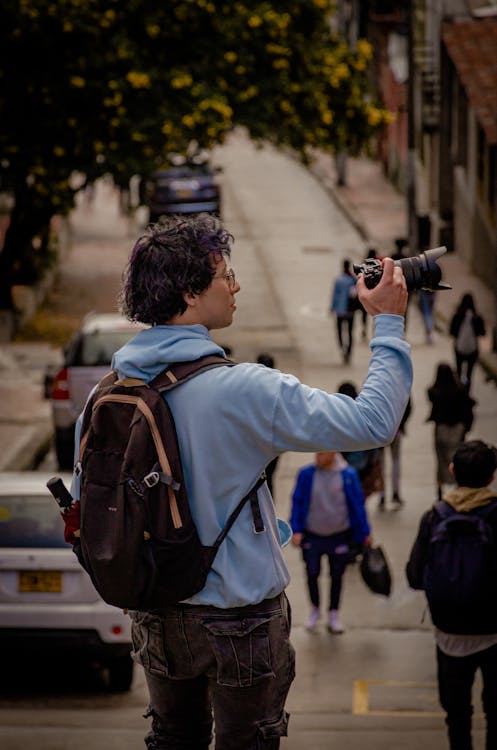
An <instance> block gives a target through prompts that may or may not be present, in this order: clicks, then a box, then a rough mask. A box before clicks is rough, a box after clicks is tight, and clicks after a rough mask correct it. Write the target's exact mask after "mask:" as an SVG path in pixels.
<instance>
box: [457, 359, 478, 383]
mask: <svg viewBox="0 0 497 750" xmlns="http://www.w3.org/2000/svg"><path fill="white" fill-rule="evenodd" d="M455 356H456V371H457V376H458V378H459V380H460V381H461V383H462V384H463V385H464V387H465V388H466V390H467V391H469V389H470V388H471V377H472V375H473V368H474V366H475V364H476V362H477V361H478V352H477V351H475V352H471V354H461V352H458V351H457V349H456V350H455Z"/></svg>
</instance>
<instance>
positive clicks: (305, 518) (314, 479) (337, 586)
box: [290, 451, 370, 633]
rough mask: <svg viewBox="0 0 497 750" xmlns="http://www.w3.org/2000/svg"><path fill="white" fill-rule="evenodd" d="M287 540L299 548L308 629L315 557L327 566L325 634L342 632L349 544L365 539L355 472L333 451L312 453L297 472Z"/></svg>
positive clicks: (314, 605) (313, 614)
mask: <svg viewBox="0 0 497 750" xmlns="http://www.w3.org/2000/svg"><path fill="white" fill-rule="evenodd" d="M290 525H291V527H292V531H293V536H292V544H293V545H294V546H295V547H300V548H301V550H302V557H303V560H304V563H305V567H306V573H307V590H308V593H309V599H310V602H311V611H310V614H309V619H308V621H307V628H308V630H314V629H315V627H316V625H317V623H318V621H319V619H320V618H321V610H320V601H321V597H320V592H319V576H320V573H321V558H322V557H323V556H326V557H327V558H328V562H329V568H330V578H331V585H330V594H329V608H328V617H327V625H328V630H329V631H330V632H331V633H343V631H344V627H343V625H342V623H341V622H340V619H339V616H338V610H339V608H340V598H341V594H342V580H343V576H344V573H345V570H346V568H347V564H348V562H349V559H350V551H351V544H352V543H353V542H355V543H356V544H358V545H360V546H361V547H364V545H369V544H370V536H369V535H370V527H369V523H368V519H367V515H366V508H365V499H364V493H363V491H362V487H361V482H360V480H359V475H358V474H357V472H356V470H355V469H353V468H352V467H351V466H349V465H348V464H347V462H346V461H345V459H344V458H343V457H342V456H341V455H340V453H336V452H334V451H321V452H318V453H316V458H315V463H314V464H311V465H310V466H305V467H304V468H303V469H301V470H300V471H299V473H298V476H297V481H296V485H295V488H294V491H293V495H292V513H291V517H290Z"/></svg>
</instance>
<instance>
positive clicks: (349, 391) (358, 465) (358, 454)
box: [338, 381, 385, 499]
mask: <svg viewBox="0 0 497 750" xmlns="http://www.w3.org/2000/svg"><path fill="white" fill-rule="evenodd" d="M338 393H342V394H343V395H344V396H349V397H350V398H353V399H356V398H357V396H358V395H359V394H358V392H357V388H356V386H355V385H354V383H351V382H349V381H345V382H344V383H340V385H339V386H338ZM383 451H384V449H383V448H370V449H369V450H359V451H343V452H342V456H343V458H345V460H346V461H347V463H348V464H350V465H351V466H352V467H353V468H354V469H356V471H357V472H358V474H359V479H360V480H361V485H362V491H363V492H364V497H365V498H366V499H367V498H368V497H369V496H370V495H372V494H373V493H375V492H380V493H383V491H384V488H385V484H384V479H383Z"/></svg>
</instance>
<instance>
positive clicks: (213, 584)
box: [75, 315, 412, 608]
mask: <svg viewBox="0 0 497 750" xmlns="http://www.w3.org/2000/svg"><path fill="white" fill-rule="evenodd" d="M374 321H375V338H373V340H372V341H371V349H372V352H373V356H372V360H371V364H370V367H369V371H368V376H367V379H366V382H365V384H364V386H363V388H362V390H361V393H360V394H359V396H358V398H357V399H356V400H355V401H354V400H353V399H351V398H349V397H347V396H343V395H339V394H329V393H326V392H324V391H322V390H319V389H317V388H310V387H309V386H306V385H303V384H302V383H300V382H299V380H298V379H297V378H295V377H294V376H292V375H287V374H284V373H281V372H280V371H278V370H276V369H271V368H268V367H265V366H264V365H258V364H252V363H242V364H239V365H237V366H236V367H218V368H215V369H213V370H209V371H207V372H204V373H201V374H199V375H197V376H196V377H195V378H193V379H192V380H189V381H188V382H186V383H183V384H182V385H181V386H179V387H178V388H177V389H174V390H172V391H171V392H169V393H167V394H166V396H165V398H166V399H167V402H168V404H169V406H170V408H171V411H172V413H173V417H174V420H175V424H176V430H177V433H178V440H179V446H180V452H181V457H182V463H183V469H184V476H185V483H186V489H187V495H188V498H189V502H190V505H191V511H192V515H193V519H194V521H195V524H196V526H197V529H198V532H199V535H200V538H201V541H202V543H203V544H206V545H211V544H212V543H213V542H214V540H215V539H216V537H217V536H218V534H219V532H220V531H221V530H222V528H223V527H224V525H225V522H226V519H227V518H228V516H229V515H230V513H231V512H232V511H233V509H234V508H235V507H236V505H237V504H238V502H239V500H240V499H241V498H242V497H243V496H244V495H245V494H246V493H247V492H248V491H249V490H250V488H251V487H252V486H253V485H254V484H255V482H256V481H257V478H258V477H259V475H260V474H261V472H262V471H263V470H264V468H265V466H266V465H267V464H268V463H269V462H270V461H271V459H273V458H274V457H275V456H277V455H279V454H280V453H283V452H285V451H303V452H314V451H317V450H336V451H350V450H358V449H361V448H371V447H373V446H382V445H385V444H388V443H389V442H391V440H392V439H393V437H394V435H395V433H396V431H397V428H398V425H399V422H400V419H401V417H402V414H403V413H404V409H405V406H406V403H407V399H408V396H409V391H410V388H411V383H412V366H411V360H410V353H409V352H410V350H409V345H408V343H407V342H406V341H404V340H403V338H402V336H403V323H404V321H403V318H402V317H400V316H397V315H378V316H376V317H375V319H374ZM206 354H223V350H222V349H221V348H220V347H219V346H218V345H217V344H216V343H215V342H214V341H213V340H212V339H211V337H210V335H209V332H208V330H207V329H206V328H205V327H204V326H202V325H192V326H168V325H163V326H156V327H154V328H150V329H146V330H143V331H141V332H140V333H138V335H137V336H135V337H134V338H133V339H132V340H131V341H130V342H128V343H127V344H126V345H125V346H123V347H122V348H121V349H120V350H119V351H118V352H116V354H115V355H114V358H113V361H112V367H113V369H116V370H117V371H118V374H119V377H137V378H142V379H144V380H146V381H150V380H151V379H152V378H154V377H155V376H156V375H157V374H158V373H160V372H161V371H162V370H163V369H165V368H166V367H167V365H168V364H170V363H174V362H180V361H190V360H194V359H198V358H199V357H202V356H204V355H206ZM77 430H78V428H77ZM78 444H79V435H78V432H77V433H76V445H78ZM75 496H77V495H76V494H75ZM258 497H259V504H260V508H261V512H262V517H263V520H264V525H265V531H264V532H263V533H260V534H256V533H255V532H254V529H253V523H252V514H251V510H250V504H249V503H248V504H247V505H246V506H245V507H244V509H243V511H242V512H241V514H240V516H239V517H238V519H237V520H236V522H235V523H234V525H233V527H232V529H231V531H230V532H229V534H228V536H227V538H226V539H225V540H224V541H223V543H222V545H221V547H220V548H219V551H218V553H217V556H216V559H215V561H214V564H213V566H212V569H211V571H210V573H209V575H208V578H207V583H206V586H205V587H204V589H202V591H200V592H199V593H198V594H196V595H195V596H194V597H192V598H191V599H189V600H188V601H189V602H190V603H192V604H209V605H214V606H217V607H222V608H228V607H237V606H243V605H246V604H255V603H258V602H260V601H262V600H263V599H266V598H269V597H273V596H276V595H277V594H279V593H280V592H281V591H282V590H283V589H284V588H285V587H286V586H287V584H288V582H289V573H288V569H287V566H286V562H285V559H284V557H283V553H282V550H281V547H280V539H279V533H278V526H277V521H276V516H275V510H274V503H273V501H272V498H271V495H270V493H269V490H268V488H267V485H266V484H264V485H263V486H262V487H261V488H260V489H259V492H258Z"/></svg>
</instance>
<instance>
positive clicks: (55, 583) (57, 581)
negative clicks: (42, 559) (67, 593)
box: [17, 570, 62, 594]
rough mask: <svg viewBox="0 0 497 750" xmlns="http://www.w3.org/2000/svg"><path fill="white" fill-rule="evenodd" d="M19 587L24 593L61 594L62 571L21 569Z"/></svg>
mask: <svg viewBox="0 0 497 750" xmlns="http://www.w3.org/2000/svg"><path fill="white" fill-rule="evenodd" d="M17 588H18V590H19V591H21V592H23V593H28V592H43V593H46V594H60V593H61V592H62V573H61V572H60V571H59V570H21V571H19V581H18V586H17Z"/></svg>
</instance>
